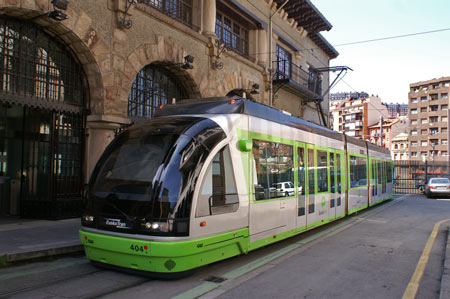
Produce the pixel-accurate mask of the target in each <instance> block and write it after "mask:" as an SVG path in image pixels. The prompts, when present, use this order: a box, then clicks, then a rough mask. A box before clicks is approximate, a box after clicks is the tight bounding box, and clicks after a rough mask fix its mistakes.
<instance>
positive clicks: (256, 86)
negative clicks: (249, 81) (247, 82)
mask: <svg viewBox="0 0 450 299" xmlns="http://www.w3.org/2000/svg"><path fill="white" fill-rule="evenodd" d="M250 94H259V84H258V83H255V84H253V85H252V90H250Z"/></svg>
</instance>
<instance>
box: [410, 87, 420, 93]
mask: <svg viewBox="0 0 450 299" xmlns="http://www.w3.org/2000/svg"><path fill="white" fill-rule="evenodd" d="M419 90H420V88H419V87H411V92H419Z"/></svg>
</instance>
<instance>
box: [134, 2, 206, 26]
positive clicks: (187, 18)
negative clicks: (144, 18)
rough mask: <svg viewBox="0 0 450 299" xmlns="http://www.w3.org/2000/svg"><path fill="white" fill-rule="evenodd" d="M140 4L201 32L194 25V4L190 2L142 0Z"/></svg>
mask: <svg viewBox="0 0 450 299" xmlns="http://www.w3.org/2000/svg"><path fill="white" fill-rule="evenodd" d="M138 3H142V4H145V5H147V6H150V7H152V8H154V9H156V10H158V11H160V12H161V13H163V14H165V15H167V16H169V17H171V18H172V19H175V20H177V21H178V22H180V23H183V24H184V25H186V26H188V27H190V28H192V29H194V30H195V31H198V30H200V28H199V27H197V26H195V25H194V24H193V23H192V3H191V2H190V1H153V0H140V1H138Z"/></svg>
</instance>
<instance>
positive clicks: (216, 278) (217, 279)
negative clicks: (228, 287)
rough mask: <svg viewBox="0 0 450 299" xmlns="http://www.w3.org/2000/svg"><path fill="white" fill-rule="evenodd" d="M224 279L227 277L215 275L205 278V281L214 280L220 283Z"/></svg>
mask: <svg viewBox="0 0 450 299" xmlns="http://www.w3.org/2000/svg"><path fill="white" fill-rule="evenodd" d="M225 280H227V279H226V278H223V277H217V276H210V277H208V278H206V279H205V281H209V282H215V283H221V282H224V281H225Z"/></svg>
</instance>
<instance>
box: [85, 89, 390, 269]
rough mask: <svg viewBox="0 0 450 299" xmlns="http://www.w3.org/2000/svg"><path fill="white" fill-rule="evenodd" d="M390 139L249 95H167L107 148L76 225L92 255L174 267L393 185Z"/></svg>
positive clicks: (281, 233) (344, 207)
mask: <svg viewBox="0 0 450 299" xmlns="http://www.w3.org/2000/svg"><path fill="white" fill-rule="evenodd" d="M392 170H393V164H392V161H391V160H390V153H389V151H387V150H386V149H383V148H380V147H377V146H375V145H373V144H370V143H368V142H364V141H362V140H359V139H355V138H352V137H348V136H346V135H344V134H341V133H338V132H335V131H332V130H330V129H327V128H325V127H321V126H319V125H316V124H313V123H310V122H307V121H305V120H302V119H299V118H296V117H293V116H290V115H289V114H287V113H285V112H283V111H280V110H277V109H275V108H272V107H269V106H265V105H263V104H260V103H256V102H253V101H249V100H246V99H242V98H237V97H233V98H209V99H202V100H198V101H196V100H195V101H192V100H190V101H188V102H185V103H178V104H176V105H166V106H164V107H160V109H159V110H158V111H157V113H156V115H155V117H154V118H152V119H151V120H149V121H147V122H145V123H141V124H136V125H133V126H131V127H130V128H129V129H127V130H125V131H124V132H122V133H121V134H120V135H119V136H117V137H116V138H115V139H114V140H113V141H112V142H111V144H110V145H109V146H108V147H107V148H106V150H105V152H104V153H103V155H102V156H101V158H100V159H99V161H98V163H97V165H96V167H95V169H94V171H93V174H92V176H91V180H90V182H89V187H88V192H87V196H88V198H87V205H86V209H85V211H84V213H83V215H82V219H81V222H82V227H81V229H80V231H79V236H80V240H81V242H82V244H83V245H84V248H85V252H86V256H87V258H88V259H90V260H91V261H93V262H94V263H96V264H98V265H101V266H105V267H114V268H118V269H123V270H126V269H134V270H142V271H146V272H145V273H148V274H150V275H153V274H154V275H156V276H159V275H161V276H163V277H171V276H172V275H174V276H175V275H180V274H184V273H188V272H189V271H191V270H192V269H195V268H198V267H200V266H203V265H207V264H210V263H213V262H216V261H219V260H223V259H226V258H229V257H233V256H236V255H240V254H244V253H248V252H250V251H252V250H254V249H257V248H260V247H262V246H266V245H268V244H271V243H274V242H277V241H280V240H283V239H285V238H288V237H291V236H294V235H297V234H299V233H302V232H305V231H307V230H310V229H312V228H315V227H318V226H321V225H323V224H325V223H328V222H331V221H334V220H336V219H340V218H342V217H345V216H347V215H351V214H353V213H356V212H357V211H360V210H363V209H366V208H368V207H370V206H373V205H375V204H378V203H380V202H382V201H385V200H388V199H391V198H392V195H393V180H392V173H393V171H392Z"/></svg>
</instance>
